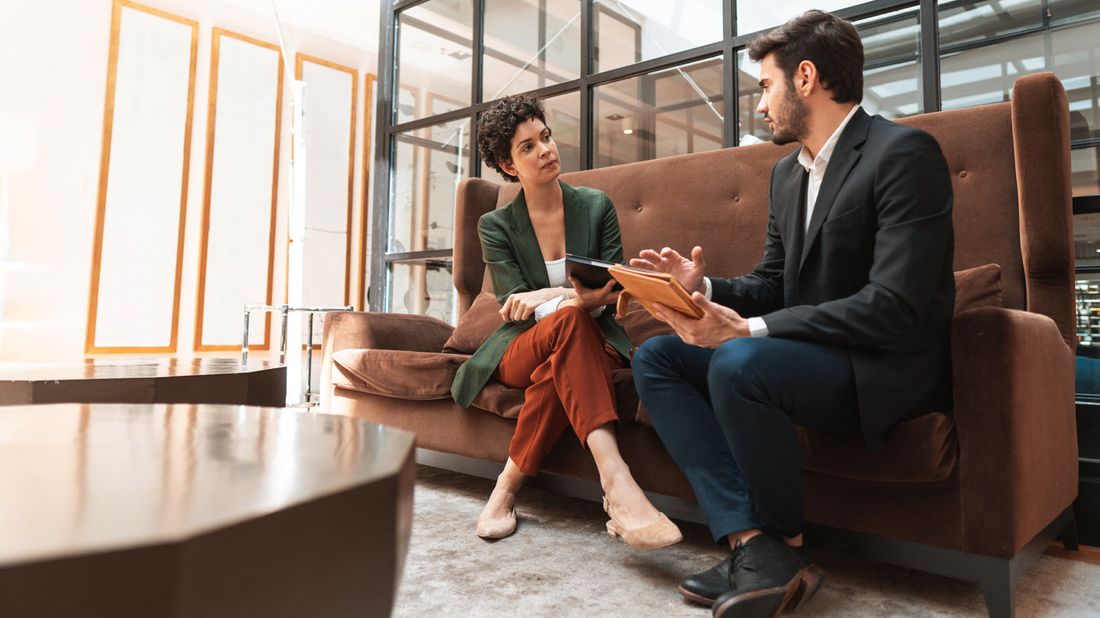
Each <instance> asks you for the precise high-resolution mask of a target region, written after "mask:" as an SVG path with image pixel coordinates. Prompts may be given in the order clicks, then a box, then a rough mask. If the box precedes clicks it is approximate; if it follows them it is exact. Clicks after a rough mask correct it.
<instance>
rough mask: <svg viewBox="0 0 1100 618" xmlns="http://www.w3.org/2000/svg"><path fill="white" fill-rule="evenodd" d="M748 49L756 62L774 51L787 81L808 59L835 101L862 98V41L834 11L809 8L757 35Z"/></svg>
mask: <svg viewBox="0 0 1100 618" xmlns="http://www.w3.org/2000/svg"><path fill="white" fill-rule="evenodd" d="M748 51H749V58H750V59H751V60H752V61H753V62H760V61H761V60H763V59H764V56H767V55H768V54H771V53H774V54H775V64H776V66H778V67H779V68H780V69H782V70H783V73H784V74H786V76H787V83H788V84H791V83H793V81H794V71H795V69H797V68H798V64H799V63H800V62H802V61H803V60H809V61H810V62H812V63H814V66H816V67H817V72H818V75H820V76H821V83H822V85H824V86H825V88H826V89H827V90H829V92H831V93H832V98H833V100H834V101H836V102H837V103H849V102H851V103H859V102H860V101H862V100H863V42H862V41H861V40H860V38H859V32H858V31H857V30H856V28H855V26H853V25H852V24H851V23H849V22H847V21H844V20H843V19H841V18H839V17H837V16H835V15H832V14H830V13H826V12H825V11H819V10H816V9H814V10H812V11H806V12H805V13H803V14H801V15H799V16H798V17H795V18H794V19H791V20H790V21H788V22H787V23H785V24H783V25H782V26H780V27H778V28H776V29H775V30H772V31H771V32H766V33H764V34H761V35H760V36H758V37H756V39H755V40H753V42H752V43H749V46H748Z"/></svg>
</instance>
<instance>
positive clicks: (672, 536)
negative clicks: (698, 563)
mask: <svg viewBox="0 0 1100 618" xmlns="http://www.w3.org/2000/svg"><path fill="white" fill-rule="evenodd" d="M611 509H612V506H611V503H609V502H608V501H607V496H604V499H603V510H604V511H605V512H606V513H607V514H608V516H609V517H611V519H610V520H608V522H607V533H608V534H610V535H611V536H617V537H622V539H623V540H624V541H626V544H627V545H629V546H631V547H633V548H634V549H641V550H647V549H658V548H661V547H668V546H669V545H675V544H676V543H679V542H680V541H682V540H684V535H683V534H682V533H681V532H680V528H679V527H677V526H676V524H674V523H672V520H671V519H669V518H668V517H667V516H666V515H665V514H664V513H659V514H658V517H657V521H655V522H653V523H650V524H646V525H644V526H642V527H641V528H626V527H624V526H623V525H622V524H621V523H619V522H618V521H617V520H616V519H615V514H614V513H612V512H611Z"/></svg>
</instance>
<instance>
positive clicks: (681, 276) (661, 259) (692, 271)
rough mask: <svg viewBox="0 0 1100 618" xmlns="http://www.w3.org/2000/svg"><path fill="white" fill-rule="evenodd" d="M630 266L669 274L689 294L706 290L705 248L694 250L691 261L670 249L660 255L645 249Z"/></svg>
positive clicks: (633, 259)
mask: <svg viewBox="0 0 1100 618" xmlns="http://www.w3.org/2000/svg"><path fill="white" fill-rule="evenodd" d="M630 265H631V266H633V267H635V268H645V269H646V270H656V271H658V272H662V273H668V274H670V275H672V276H673V277H676V279H677V280H679V281H680V285H682V286H684V289H685V290H687V291H688V292H702V291H703V290H704V289H706V286H705V285H704V284H703V272H704V270H705V269H706V262H704V261H703V248H702V247H699V246H696V247H694V248H692V250H691V258H690V259H688V258H686V257H684V256H682V255H680V252H678V251H676V250H674V249H670V248H668V247H665V248H664V249H661V251H660V253H658V252H657V251H654V250H653V249H645V250H643V251H642V252H640V253H639V254H638V257H636V258H631V259H630Z"/></svg>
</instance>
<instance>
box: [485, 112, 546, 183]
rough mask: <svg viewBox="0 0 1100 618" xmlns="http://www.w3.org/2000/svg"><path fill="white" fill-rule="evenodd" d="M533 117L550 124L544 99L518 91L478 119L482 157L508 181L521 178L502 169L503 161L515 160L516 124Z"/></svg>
mask: <svg viewBox="0 0 1100 618" xmlns="http://www.w3.org/2000/svg"><path fill="white" fill-rule="evenodd" d="M531 118H538V119H539V120H541V121H542V122H543V124H546V112H545V110H544V109H543V107H542V102H541V101H539V100H538V99H536V98H535V97H532V96H530V95H526V94H517V95H513V96H510V97H504V98H503V99H501V100H499V101H497V102H496V104H495V105H493V106H492V107H490V108H489V110H488V111H486V112H484V113H482V114H481V117H480V118H478V119H477V147H478V151H479V152H480V153H481V160H482V161H484V162H485V164H486V165H488V166H489V167H491V168H493V169H495V170H496V171H497V172H498V173H499V174H500V175H501V176H503V177H504V180H507V181H508V182H519V179H518V178H516V177H515V176H513V175H511V174H509V173H508V172H505V171H504V170H503V169H501V168H500V164H501V162H502V161H511V160H512V138H513V137H515V135H516V127H518V126H519V125H521V124H523V123H524V122H527V121H528V120H530V119H531Z"/></svg>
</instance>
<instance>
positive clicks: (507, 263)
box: [451, 95, 682, 549]
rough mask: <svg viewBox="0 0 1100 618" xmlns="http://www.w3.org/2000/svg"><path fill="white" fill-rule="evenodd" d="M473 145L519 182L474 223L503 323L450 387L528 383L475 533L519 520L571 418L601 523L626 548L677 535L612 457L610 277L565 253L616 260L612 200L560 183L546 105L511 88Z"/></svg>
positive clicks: (617, 334)
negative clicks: (581, 267)
mask: <svg viewBox="0 0 1100 618" xmlns="http://www.w3.org/2000/svg"><path fill="white" fill-rule="evenodd" d="M478 147H479V149H480V151H481V157H482V159H483V160H484V161H485V163H486V164H487V165H489V166H490V167H492V168H493V169H495V170H496V171H497V172H499V173H500V174H501V175H502V176H503V177H504V179H505V180H507V181H509V182H519V183H520V185H522V189H523V190H522V191H520V193H519V195H518V196H516V199H515V200H513V201H512V203H511V204H509V205H508V206H505V207H504V208H501V209H498V210H496V211H493V212H490V213H487V214H485V215H484V216H482V217H481V220H480V221H479V222H478V235H479V236H480V238H481V247H482V254H483V256H484V259H485V264H486V266H487V267H488V269H489V272H490V274H491V277H492V281H493V288H494V291H495V292H496V296H497V299H498V300H499V301H501V303H502V307H501V309H500V314H501V317H503V318H504V320H505V323H504V324H503V325H502V326H501V327H500V328H498V329H497V331H496V332H494V333H493V334H492V336H490V337H489V339H488V340H486V342H485V343H484V344H482V346H481V347H480V348H479V349H478V350H477V352H476V353H475V354H474V355H473V356H472V357H471V358H470V360H468V361H466V363H465V364H463V365H462V367H461V368H460V369H459V371H458V375H457V376H456V377H455V381H454V384H453V385H452V388H451V392H452V394H453V396H454V398H455V401H457V402H458V403H459V404H461V405H463V406H469V405H470V403H471V402H472V401H473V399H474V397H476V396H477V394H478V392H480V390H481V389H482V387H484V386H485V383H486V382H488V381H489V379H490V377H492V378H496V379H497V380H498V381H500V382H502V383H504V384H505V385H506V386H509V387H511V388H523V389H526V390H525V393H524V395H525V396H524V403H523V406H522V408H520V412H519V418H518V421H517V423H516V432H515V434H514V435H513V437H512V441H511V443H510V445H509V448H508V461H507V463H506V464H505V466H504V471H503V472H501V474H500V476H499V477H497V483H496V487H495V488H494V489H493V493H492V494H491V495H490V496H489V502H488V503H487V504H486V505H485V508H484V510H483V511H482V512H481V516H480V517H479V518H478V521H477V534H478V536H481V537H483V538H494V539H496V538H503V537H506V536H508V535H510V534H512V532H514V531H515V529H516V511H515V503H516V492H517V491H518V490H519V488H520V485H521V484H522V483H523V478H524V476H532V475H534V474H537V473H538V469H539V464H540V463H541V462H542V459H543V457H545V456H546V454H547V453H548V452H549V451H550V450H551V448H552V447H553V446H554V444H555V443H556V442H557V440H558V438H559V437H560V436H561V434H562V432H563V431H564V430H565V428H566V427H568V426H572V428H573V431H574V432H575V433H576V434H577V437H578V438H580V441H581V444H582V445H584V446H587V447H588V449H589V450H590V451H591V453H592V457H593V458H594V459H595V461H596V467H597V469H598V470H599V473H600V484H601V485H602V486H603V490H604V494H605V497H604V509H605V510H606V511H607V513H608V515H609V516H610V518H611V520H610V521H608V522H607V530H608V533H610V534H611V535H613V536H621V537H623V539H624V540H625V541H626V542H627V543H629V544H630V545H631V546H633V547H636V548H640V549H653V548H657V547H664V546H666V545H671V544H673V543H677V542H679V541H680V539H681V538H682V537H681V535H680V530H679V528H677V527H676V525H675V524H674V523H672V522H671V521H669V519H668V518H667V517H666V516H665V515H664V514H663V513H660V512H658V511H657V509H655V508H654V507H653V505H652V504H650V502H649V500H648V499H647V498H646V497H645V494H644V493H642V490H641V488H640V487H638V484H637V483H636V482H635V481H634V477H633V476H631V474H630V469H629V468H628V467H627V465H626V462H624V461H623V458H622V456H621V455H620V454H619V447H618V443H617V441H616V439H615V428H614V424H613V423H614V422H615V421H616V420H618V415H617V414H616V412H615V391H614V387H613V385H612V381H611V370H612V369H617V368H619V367H623V366H625V364H626V360H625V359H626V357H627V355H628V354H629V352H628V351H629V349H630V343H629V341H628V340H627V338H626V335H625V333H624V332H623V330H622V329H621V328H620V327H619V325H618V324H617V323H616V322H615V320H614V317H613V316H612V315H611V314H612V311H611V308H609V307H608V305H612V304H614V302H615V300H616V297H617V295H618V293H617V292H614V291H613V290H612V286H613V285H614V282H613V281H612V282H609V283H608V285H606V286H605V287H604V288H602V289H598V290H594V289H585V288H583V287H580V286H579V285H578V284H576V283H575V282H574V285H573V286H572V287H570V286H568V285H567V279H566V275H565V253H566V252H569V253H573V254H578V255H584V256H587V257H595V258H599V259H602V260H607V261H610V262H621V261H622V258H623V255H622V253H623V251H622V243H621V241H620V238H619V222H618V219H617V218H616V215H615V207H614V206H613V205H612V204H611V201H610V200H609V199H608V198H607V196H606V195H604V194H603V193H602V192H600V191H598V190H596V189H591V188H588V187H576V188H574V187H570V186H569V185H567V184H565V183H563V182H560V181H559V180H558V176H559V175H560V173H561V166H560V163H559V160H558V147H557V145H556V144H555V143H554V140H553V138H552V137H551V134H550V128H549V127H547V126H546V118H545V115H544V113H543V108H542V104H541V103H540V102H539V101H538V100H536V99H534V98H532V97H529V96H523V95H520V96H513V97H507V98H505V99H503V100H501V101H500V102H499V103H497V104H496V105H494V106H493V107H492V108H491V109H490V110H489V111H487V112H485V113H484V114H483V115H482V116H481V118H480V119H479V120H478Z"/></svg>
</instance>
